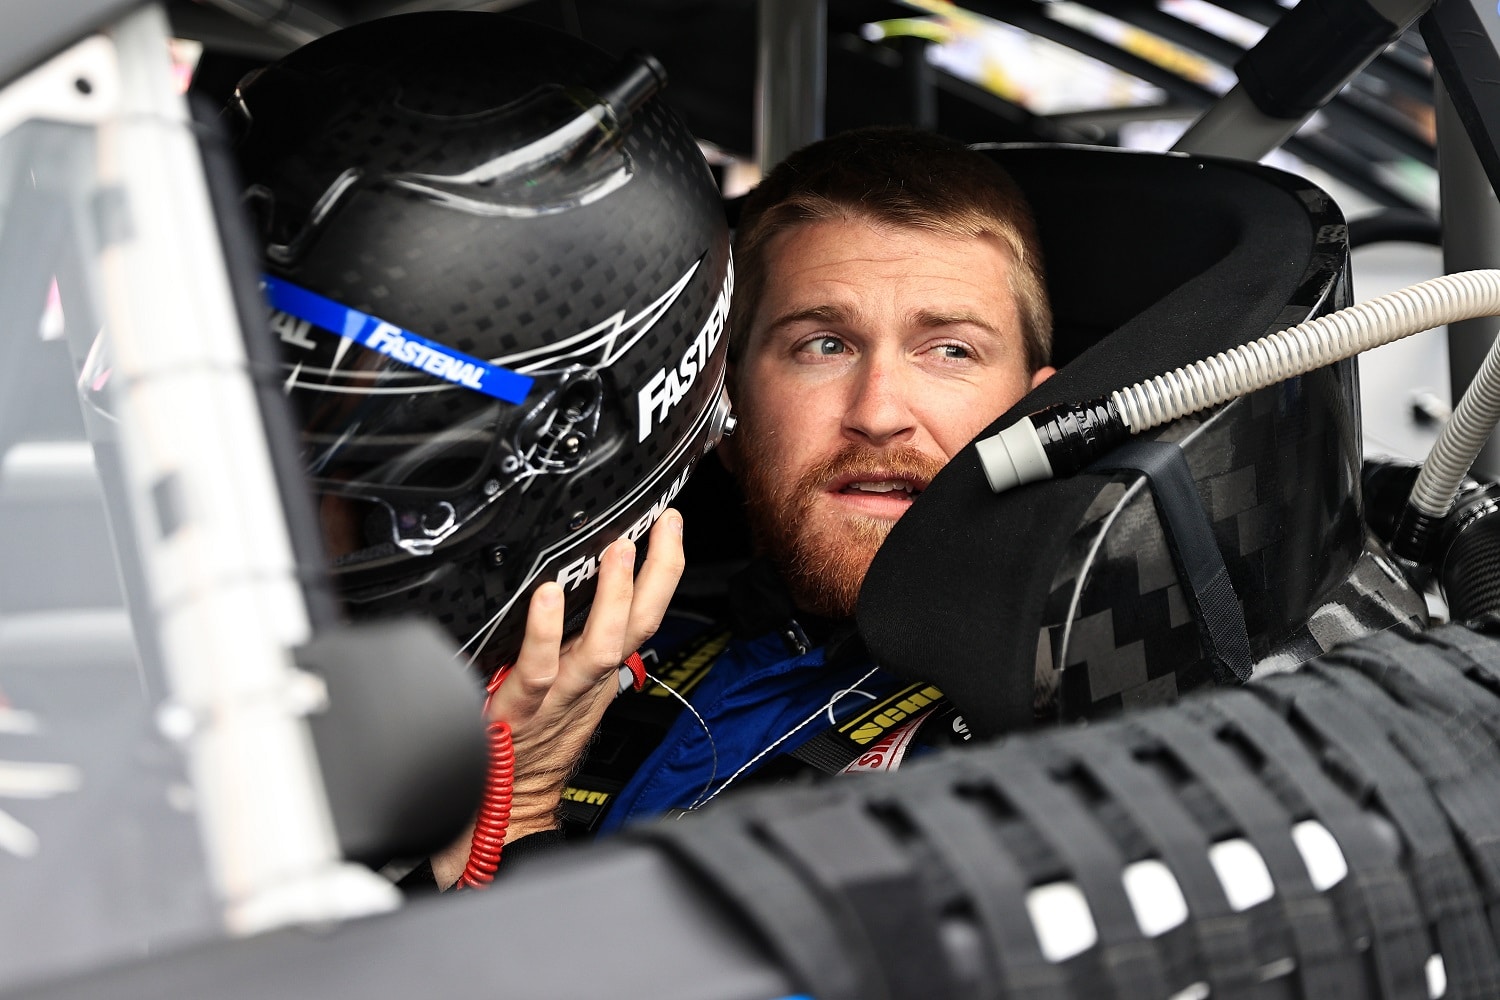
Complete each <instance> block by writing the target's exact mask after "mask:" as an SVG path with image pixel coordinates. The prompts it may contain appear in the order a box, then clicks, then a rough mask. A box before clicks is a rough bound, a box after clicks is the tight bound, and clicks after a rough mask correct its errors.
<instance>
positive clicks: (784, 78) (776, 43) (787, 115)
mask: <svg viewBox="0 0 1500 1000" xmlns="http://www.w3.org/2000/svg"><path fill="white" fill-rule="evenodd" d="M758 32H759V36H758V37H759V45H760V48H759V53H758V55H757V59H756V69H755V73H756V80H755V160H756V163H758V164H759V165H760V169H761V171H762V173H764V172H765V171H768V170H770V169H771V168H772V167H774V166H775V165H776V164H778V163H780V162H781V161H782V160H784V159H785V158H786V155H787V154H788V153H790V152H792V150H794V149H800V148H801V147H803V146H805V145H807V144H808V143H810V142H816V141H817V140H818V139H821V138H823V103H824V98H825V94H826V92H827V75H828V9H827V3H826V0H760V7H759V17H758Z"/></svg>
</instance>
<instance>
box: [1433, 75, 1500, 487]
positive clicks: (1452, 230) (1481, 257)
mask: <svg viewBox="0 0 1500 1000" xmlns="http://www.w3.org/2000/svg"><path fill="white" fill-rule="evenodd" d="M1433 98H1434V100H1433V103H1434V105H1435V106H1436V109H1437V145H1438V188H1439V190H1440V191H1441V192H1442V206H1441V210H1442V223H1443V270H1444V271H1446V272H1447V273H1449V274H1453V273H1454V272H1457V271H1467V270H1470V269H1473V268H1481V267H1497V266H1500V203H1497V202H1496V200H1495V192H1494V189H1493V188H1492V187H1491V186H1490V179H1489V176H1488V175H1487V174H1486V173H1485V172H1484V167H1483V165H1481V164H1480V162H1479V156H1478V155H1477V154H1476V153H1475V152H1474V147H1473V145H1472V144H1471V143H1470V142H1469V135H1468V132H1466V131H1465V130H1464V126H1463V122H1462V121H1460V120H1459V117H1458V110H1457V108H1455V107H1454V105H1453V99H1452V98H1451V97H1450V96H1449V95H1448V90H1447V88H1446V87H1444V86H1443V85H1442V81H1441V80H1439V81H1437V82H1436V83H1435V85H1434V95H1433ZM1494 341H1495V321H1494V320H1493V319H1471V320H1464V321H1463V322H1461V323H1450V324H1448V372H1449V384H1450V387H1451V389H1452V393H1453V402H1454V403H1455V404H1457V402H1458V400H1459V399H1460V398H1461V397H1462V396H1463V394H1464V390H1465V389H1467V388H1468V387H1469V383H1470V382H1471V381H1473V379H1474V375H1475V373H1476V372H1478V371H1479V366H1480V365H1482V364H1483V363H1484V359H1485V356H1486V355H1487V354H1488V353H1489V350H1490V345H1491V344H1492V343H1494ZM1474 471H1475V472H1476V473H1478V474H1480V475H1482V476H1495V475H1497V474H1500V441H1497V438H1496V437H1495V436H1493V435H1492V436H1491V437H1490V439H1489V441H1488V442H1487V443H1486V444H1485V446H1484V447H1483V448H1482V449H1481V450H1480V452H1479V457H1478V458H1477V459H1476V460H1475V462H1474Z"/></svg>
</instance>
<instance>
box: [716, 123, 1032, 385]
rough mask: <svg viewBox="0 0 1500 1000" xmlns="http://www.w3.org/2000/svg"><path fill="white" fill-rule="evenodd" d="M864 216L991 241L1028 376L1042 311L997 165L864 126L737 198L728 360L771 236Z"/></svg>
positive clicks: (1018, 198)
mask: <svg viewBox="0 0 1500 1000" xmlns="http://www.w3.org/2000/svg"><path fill="white" fill-rule="evenodd" d="M849 218H866V219H870V220H873V221H875V222H879V223H884V224H887V225H892V226H903V227H907V228H912V229H924V230H927V231H929V232H934V233H938V234H941V235H944V236H952V237H957V238H977V237H982V236H991V237H994V238H996V239H998V240H999V241H1000V242H1001V243H1002V244H1003V245H1004V246H1005V247H1006V248H1007V249H1008V250H1009V251H1010V255H1011V259H1012V262H1013V264H1014V266H1013V267H1012V268H1011V269H1010V286H1011V287H1010V292H1011V295H1012V296H1013V297H1014V298H1015V301H1016V309H1017V312H1018V313H1019V314H1020V319H1021V335H1022V337H1023V339H1024V341H1025V345H1026V362H1027V365H1028V367H1029V369H1030V371H1032V372H1035V371H1036V370H1037V369H1039V368H1041V367H1042V366H1043V365H1045V364H1047V361H1048V359H1049V357H1050V356H1051V353H1052V306H1051V303H1050V302H1049V300H1048V298H1047V286H1046V279H1045V276H1044V273H1043V268H1042V253H1041V246H1040V245H1039V243H1038V242H1037V235H1036V223H1035V220H1034V219H1033V218H1032V215H1031V208H1030V206H1029V205H1027V204H1026V199H1025V197H1024V196H1023V195H1022V194H1021V191H1020V188H1018V187H1017V186H1016V183H1015V181H1013V180H1011V177H1010V175H1009V174H1007V173H1006V172H1005V171H1004V170H1003V169H1001V167H1000V165H999V164H997V163H996V162H995V161H994V160H992V159H990V158H989V157H988V156H986V155H985V154H983V153H980V152H976V151H975V150H972V149H970V148H968V147H967V146H965V145H963V144H962V143H960V142H956V141H954V140H952V139H947V138H944V137H943V136H939V135H935V134H933V133H930V132H919V131H916V130H913V129H900V128H864V129H856V130H854V131H852V132H843V133H841V134H839V135H836V136H832V137H830V138H827V139H824V140H822V141H820V142H815V143H813V144H812V145H810V146H805V147H803V148H802V149H800V150H798V151H797V152H795V153H793V154H792V155H791V156H789V157H787V158H786V159H785V160H783V161H782V162H781V163H780V164H778V165H777V167H776V168H775V169H774V170H772V171H771V172H770V174H768V175H767V176H766V178H765V179H764V180H763V181H762V182H761V183H760V185H759V186H757V187H756V188H755V190H754V191H752V192H750V194H749V195H748V196H747V197H746V198H745V203H744V206H743V208H742V209H741V212H740V219H739V225H738V227H737V229H736V233H735V243H734V264H735V284H736V286H737V287H736V288H735V296H734V303H733V305H732V306H731V307H730V311H729V357H730V359H731V360H735V359H737V358H739V356H740V355H741V353H742V352H743V351H744V349H745V341H746V339H747V338H748V337H749V335H750V323H751V321H752V320H753V319H754V314H755V306H756V303H757V301H758V300H759V299H760V295H761V291H762V289H763V288H764V286H765V275H766V261H765V255H766V247H767V245H768V244H769V243H770V241H771V239H772V238H773V237H774V236H776V234H778V233H781V232H784V231H786V230H788V229H791V228H794V227H796V226H799V225H802V224H805V223H808V222H817V221H822V220H828V219H849Z"/></svg>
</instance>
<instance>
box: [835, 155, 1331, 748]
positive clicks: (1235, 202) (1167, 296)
mask: <svg viewBox="0 0 1500 1000" xmlns="http://www.w3.org/2000/svg"><path fill="white" fill-rule="evenodd" d="M993 155H995V156H997V157H998V158H999V159H1000V161H1001V162H1002V164H1003V165H1004V166H1005V168H1006V169H1007V170H1008V171H1010V173H1011V174H1012V176H1014V177H1015V179H1016V181H1017V183H1019V184H1020V185H1021V187H1022V189H1023V190H1024V191H1025V192H1026V195H1027V197H1028V198H1029V199H1030V200H1031V202H1032V206H1033V209H1034V210H1035V212H1036V214H1037V218H1038V225H1039V230H1040V234H1041V239H1042V243H1043V248H1044V251H1045V253H1046V257H1047V260H1046V264H1047V272H1048V283H1049V291H1050V294H1051V296H1052V301H1053V309H1054V311H1055V315H1056V333H1055V340H1056V344H1055V351H1054V360H1055V362H1056V363H1058V364H1059V365H1061V366H1062V368H1061V370H1060V371H1059V373H1058V374H1057V375H1056V376H1054V377H1053V378H1052V379H1050V380H1048V381H1047V382H1044V383H1043V384H1042V385H1041V386H1039V387H1038V388H1037V389H1035V390H1034V391H1032V392H1031V393H1030V394H1029V395H1027V396H1026V397H1025V398H1024V399H1022V400H1021V401H1020V402H1019V403H1017V404H1016V405H1015V406H1014V407H1012V408H1011V410H1010V411H1009V412H1007V413H1006V414H1005V415H1004V416H1002V417H1001V418H1000V419H999V420H997V421H995V422H994V423H993V424H991V425H990V426H989V427H988V428H987V429H986V430H985V432H984V434H992V433H994V432H996V431H997V430H999V429H1000V428H1002V427H1004V426H1006V425H1007V424H1009V423H1010V422H1011V421H1013V420H1014V419H1016V418H1017V417H1019V416H1021V415H1024V414H1026V413H1029V412H1032V411H1033V410H1036V409H1039V408H1040V407H1042V406H1045V405H1049V404H1052V403H1056V402H1061V401H1064V400H1082V399H1088V398H1093V397H1097V396H1100V395H1103V394H1105V393H1107V392H1108V391H1110V390H1112V389H1115V388H1119V387H1121V386H1124V385H1129V384H1131V383H1132V382H1135V381H1139V380H1140V379H1142V378H1144V377H1148V376H1150V375H1154V374H1157V373H1159V372H1162V371H1169V370H1171V369H1172V368H1175V367H1178V366H1180V365H1182V364H1185V363H1188V362H1191V361H1193V360H1196V359H1198V358H1200V357H1203V356H1206V355H1210V354H1213V353H1215V352H1217V351H1221V350H1224V349H1226V348H1228V347H1232V346H1234V345H1236V344H1240V343H1243V342H1245V341H1248V340H1253V339H1255V338H1257V337H1260V336H1263V335H1264V334H1265V333H1267V332H1268V330H1269V328H1271V327H1273V326H1275V325H1277V324H1278V323H1279V322H1280V321H1282V320H1283V318H1284V315H1285V313H1286V311H1287V306H1288V303H1290V302H1292V301H1293V299H1294V298H1296V297H1297V293H1298V291H1299V289H1300V288H1302V286H1303V285H1304V284H1305V283H1306V282H1307V280H1308V278H1309V274H1308V271H1309V267H1310V262H1312V261H1313V258H1314V254H1313V250H1314V244H1315V236H1316V234H1315V232H1314V231H1313V228H1312V225H1311V223H1310V221H1309V212H1308V208H1307V206H1306V205H1305V204H1304V203H1303V201H1302V200H1301V199H1300V197H1299V195H1298V194H1297V193H1296V186H1297V185H1300V184H1301V182H1296V181H1294V182H1292V183H1289V182H1288V181H1287V180H1286V179H1284V177H1285V175H1280V174H1278V173H1277V172H1275V171H1270V170H1266V169H1264V168H1260V167H1256V166H1254V165H1245V164H1232V163H1229V162H1217V161H1201V160H1197V159H1193V158H1188V157H1180V156H1158V155H1152V154H1139V153H1129V152H1121V151H1111V150H1103V149H1070V148H1055V147H1036V148H1026V147H1018V148H1012V149H1004V150H996V151H994V153H993ZM1302 186H1304V187H1306V185H1302ZM1330 277H1331V276H1329V275H1323V278H1324V279H1325V280H1326V279H1328V278H1330ZM1305 312H1306V310H1304V313H1305ZM1302 318H1306V316H1305V315H1303V316H1301V317H1297V318H1296V319H1293V320H1292V322H1297V321H1298V320H1299V319H1302ZM1108 481H1109V480H1108V479H1107V478H1105V477H1101V476H1079V477H1074V478H1071V479H1064V480H1054V481H1050V482H1044V483H1036V484H1032V485H1030V486H1027V487H1025V488H1023V489H1018V490H1015V491H1012V492H1011V493H1008V494H1005V495H1002V496H998V497H997V496H995V495H994V494H993V493H991V492H990V490H989V488H988V486H987V485H986V482H985V478H984V476H983V474H982V472H981V471H980V467H979V461H978V458H977V455H976V453H975V450H974V448H973V446H972V445H970V446H969V447H967V448H965V449H964V450H962V451H961V452H959V454H958V455H957V456H955V457H954V459H953V460H952V462H950V463H949V465H948V466H947V468H945V469H944V470H943V472H942V473H941V474H940V475H939V476H938V477H937V478H936V479H935V480H934V481H933V482H932V483H931V485H930V486H929V488H928V489H927V490H926V491H925V492H924V493H923V495H922V496H921V497H920V498H919V500H918V501H917V502H916V503H915V504H914V505H913V507H912V509H911V510H910V511H909V512H908V513H907V514H906V516H904V517H903V518H902V519H901V521H900V522H898V523H897V525H896V527H895V529H894V530H893V531H892V533H891V535H890V537H889V539H888V540H887V541H886V543H885V545H884V546H883V547H882V548H881V550H880V553H879V554H878V555H877V556H876V559H875V562H874V564H873V565H872V566H871V569H870V573H869V576H868V577H867V578H866V581H865V586H864V590H863V592H862V594H861V598H860V606H859V624H860V629H861V632H862V633H863V634H864V636H865V638H866V640H867V642H868V644H869V646H870V649H871V651H872V652H873V654H874V656H875V658H876V660H877V661H878V662H880V663H881V664H883V665H885V666H886V667H888V668H889V669H891V670H892V671H893V672H895V673H897V674H899V675H902V676H908V677H911V678H913V679H916V678H921V679H924V680H927V681H930V682H933V683H936V684H937V685H938V686H939V687H941V688H942V689H943V690H944V692H945V693H946V694H947V695H948V696H949V697H950V698H951V699H953V701H954V702H955V703H956V704H957V705H958V707H959V708H960V709H961V710H962V711H963V712H964V714H965V717H966V719H967V721H968V723H969V725H970V727H971V729H973V730H974V731H975V732H976V733H978V734H980V735H993V734H996V733H1000V732H1004V731H1007V730H1012V729H1016V728H1020V727H1024V726H1027V725H1029V724H1031V722H1032V718H1033V712H1032V704H1033V672H1034V663H1035V656H1036V649H1037V641H1038V629H1039V627H1040V624H1041V621H1042V613H1043V604H1044V602H1045V601H1046V600H1047V597H1048V592H1049V589H1050V586H1051V583H1052V576H1053V572H1054V569H1055V568H1056V566H1057V565H1058V562H1059V559H1060V558H1061V557H1062V553H1063V551H1064V549H1065V547H1066V545H1067V543H1068V541H1069V539H1070V538H1071V536H1072V534H1073V532H1074V530H1075V528H1076V527H1077V525H1078V524H1079V522H1080V519H1081V517H1082V515H1083V513H1084V511H1085V509H1086V508H1087V507H1088V506H1089V504H1090V503H1091V502H1092V501H1093V499H1094V498H1095V496H1096V495H1097V494H1098V492H1099V490H1100V489H1101V488H1102V487H1103V486H1104V485H1105V484H1106V483H1107V482H1108Z"/></svg>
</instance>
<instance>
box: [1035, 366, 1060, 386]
mask: <svg viewBox="0 0 1500 1000" xmlns="http://www.w3.org/2000/svg"><path fill="white" fill-rule="evenodd" d="M1056 374H1057V369H1056V368H1053V367H1052V366H1051V365H1042V367H1040V368H1038V369H1037V370H1036V374H1034V375H1032V376H1031V387H1032V388H1033V389H1035V388H1036V387H1037V386H1039V385H1041V384H1042V383H1043V382H1045V381H1047V380H1048V379H1049V378H1051V377H1052V376H1054V375H1056Z"/></svg>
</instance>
